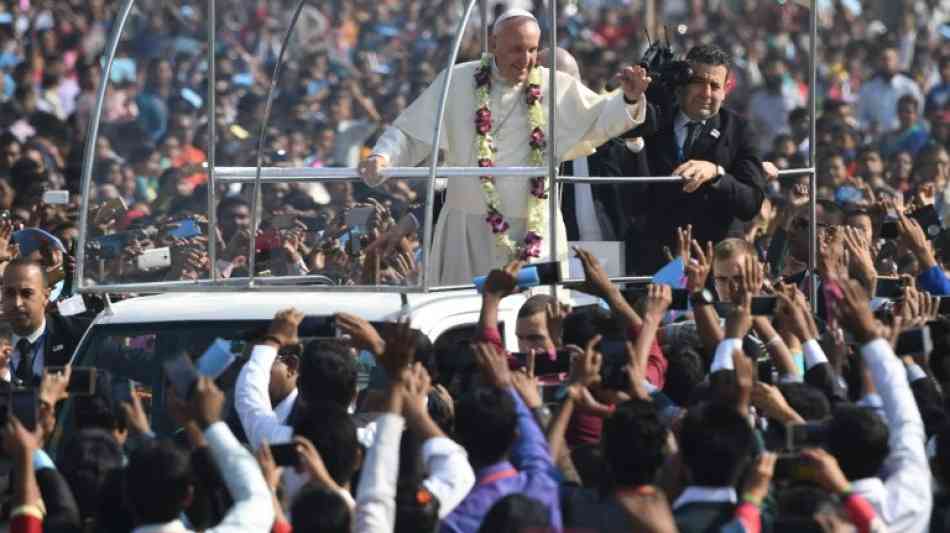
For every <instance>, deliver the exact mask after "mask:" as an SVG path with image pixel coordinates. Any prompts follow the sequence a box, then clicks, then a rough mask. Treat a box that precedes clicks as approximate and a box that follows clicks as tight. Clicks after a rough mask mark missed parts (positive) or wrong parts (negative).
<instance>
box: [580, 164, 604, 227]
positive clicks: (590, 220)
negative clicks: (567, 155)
mask: <svg viewBox="0 0 950 533" xmlns="http://www.w3.org/2000/svg"><path fill="white" fill-rule="evenodd" d="M574 175H575V176H578V177H588V176H590V168H589V167H588V165H587V157H586V156H583V157H578V158H577V159H575V160H574ZM574 214H575V216H576V217H577V232H578V234H579V236H580V239H581V240H582V241H602V240H604V232H603V231H602V230H601V228H600V220H598V219H597V212H596V211H595V208H594V191H593V189H591V186H590V183H575V184H574Z"/></svg>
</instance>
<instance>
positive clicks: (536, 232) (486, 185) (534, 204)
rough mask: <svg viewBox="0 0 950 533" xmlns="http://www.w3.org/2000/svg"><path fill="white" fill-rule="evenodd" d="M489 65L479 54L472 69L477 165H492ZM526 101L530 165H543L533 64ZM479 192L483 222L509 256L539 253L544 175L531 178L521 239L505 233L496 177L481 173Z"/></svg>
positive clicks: (538, 75)
mask: <svg viewBox="0 0 950 533" xmlns="http://www.w3.org/2000/svg"><path fill="white" fill-rule="evenodd" d="M491 69H492V56H491V55H490V54H484V55H482V60H481V64H480V65H479V66H478V68H476V69H475V99H476V101H477V108H476V110H475V144H476V153H477V154H478V166H480V167H494V166H495V152H497V149H496V148H495V144H494V140H493V139H492V113H491V108H490V107H489V104H490V102H491V88H492V79H491ZM524 93H525V103H526V104H528V124H529V128H530V134H529V135H528V144H529V145H530V146H531V155H530V157H529V161H528V164H529V165H530V166H536V167H540V166H544V150H545V148H547V141H546V139H545V136H544V110H543V109H542V107H541V100H542V96H541V69H540V68H539V67H534V68H533V69H531V72H530V73H529V74H528V81H527V83H525V89H524ZM481 182H482V193H483V194H484V195H485V204H486V213H487V214H486V217H485V222H487V223H488V225H489V227H491V231H492V233H493V234H494V235H495V244H496V245H497V246H499V247H501V248H504V249H505V250H507V252H508V256H509V257H510V258H511V259H520V260H522V261H528V260H530V259H531V258H534V257H541V241H542V240H543V237H542V233H543V231H544V214H545V207H546V206H545V201H544V200H546V199H547V197H548V192H547V176H538V177H535V178H531V182H530V194H531V197H530V198H529V199H528V224H527V231H526V233H525V236H524V239H522V241H521V242H520V243H515V241H513V240H512V239H511V237H510V236H509V235H508V228H509V227H510V226H509V224H508V221H506V220H505V216H504V215H503V214H502V211H501V198H499V196H498V191H497V190H496V189H495V178H493V177H491V176H482V177H481Z"/></svg>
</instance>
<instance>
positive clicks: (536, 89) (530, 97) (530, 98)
mask: <svg viewBox="0 0 950 533" xmlns="http://www.w3.org/2000/svg"><path fill="white" fill-rule="evenodd" d="M525 101H527V102H528V105H534V104H535V103H536V102H540V101H541V87H540V86H538V85H528V88H527V89H526V90H525Z"/></svg>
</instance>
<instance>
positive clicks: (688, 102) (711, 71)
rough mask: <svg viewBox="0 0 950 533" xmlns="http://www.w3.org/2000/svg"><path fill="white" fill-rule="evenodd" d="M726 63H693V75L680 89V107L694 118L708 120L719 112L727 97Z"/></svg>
mask: <svg viewBox="0 0 950 533" xmlns="http://www.w3.org/2000/svg"><path fill="white" fill-rule="evenodd" d="M726 74H728V70H727V69H726V67H725V66H724V65H715V66H714V65H704V64H702V63H698V64H694V65H693V77H692V79H690V80H689V83H687V84H686V85H685V86H684V87H680V88H679V89H678V94H679V104H680V109H682V110H683V113H685V114H686V116H688V117H689V118H690V119H692V120H706V119H708V118H710V117H712V116H714V115H715V114H716V113H718V112H719V108H720V107H721V106H722V101H723V100H725V99H726Z"/></svg>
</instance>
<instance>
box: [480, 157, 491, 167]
mask: <svg viewBox="0 0 950 533" xmlns="http://www.w3.org/2000/svg"><path fill="white" fill-rule="evenodd" d="M478 166H480V167H482V168H485V167H493V166H495V162H494V161H492V160H491V159H487V158H485V159H479V160H478Z"/></svg>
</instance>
